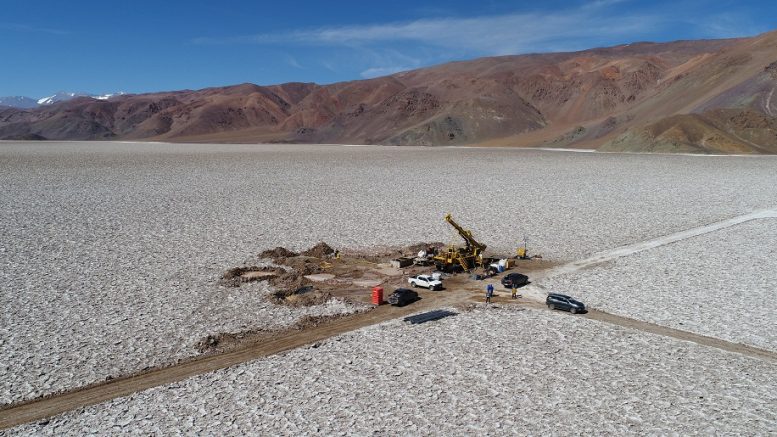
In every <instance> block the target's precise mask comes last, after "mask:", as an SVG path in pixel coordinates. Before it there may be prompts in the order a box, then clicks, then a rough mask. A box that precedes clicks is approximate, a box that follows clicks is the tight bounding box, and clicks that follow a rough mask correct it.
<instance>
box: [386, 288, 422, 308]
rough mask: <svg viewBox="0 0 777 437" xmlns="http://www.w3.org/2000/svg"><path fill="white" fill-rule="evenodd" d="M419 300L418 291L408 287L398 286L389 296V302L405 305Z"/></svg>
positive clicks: (400, 305)
mask: <svg viewBox="0 0 777 437" xmlns="http://www.w3.org/2000/svg"><path fill="white" fill-rule="evenodd" d="M417 300H418V293H416V292H415V291H413V290H410V289H407V288H397V289H396V290H394V292H393V293H391V296H389V297H388V302H389V303H390V304H391V305H396V306H398V307H403V306H405V305H407V304H409V303H413V302H415V301H417Z"/></svg>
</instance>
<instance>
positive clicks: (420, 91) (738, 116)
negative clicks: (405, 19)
mask: <svg viewBox="0 0 777 437" xmlns="http://www.w3.org/2000/svg"><path fill="white" fill-rule="evenodd" d="M775 88H777V33H776V32H772V33H767V34H763V35H760V36H757V37H754V38H747V39H732V40H711V41H708V40H704V41H678V42H672V43H661V44H657V43H635V44H628V45H622V46H616V47H610V48H600V49H592V50H587V51H582V52H575V53H549V54H535V55H521V56H504V57H492V58H481V59H477V60H473V61H465V62H454V63H449V64H444V65H439V66H435V67H430V68H423V69H419V70H414V71H409V72H403V73H398V74H395V75H391V76H386V77H381V78H376V79H370V80H361V81H353V82H342V83H336V84H332V85H326V86H322V85H316V84H312V83H287V84H282V85H273V86H258V85H253V84H243V85H237V86H230V87H222V88H209V89H203V90H197V91H188V90H187V91H177V92H166V93H154V94H141V95H123V96H116V97H113V98H111V99H109V100H97V99H93V98H88V97H83V98H76V99H73V100H71V101H67V102H62V103H56V104H53V105H50V106H46V107H43V108H38V109H30V110H25V109H15V108H4V109H0V139H51V140H58V139H69V140H97V139H122V140H124V139H146V140H162V141H181V142H183V141H194V142H306V143H307V142H309V143H358V144H365V143H366V144H391V145H458V144H481V145H493V146H544V147H585V148H600V149H601V150H608V151H648V152H654V151H662V152H695V153H698V152H702V153H775V152H777V129H776V128H775V125H776V124H777V121H775V115H777V96H774V98H773V94H774V90H775Z"/></svg>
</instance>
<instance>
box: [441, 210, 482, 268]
mask: <svg viewBox="0 0 777 437" xmlns="http://www.w3.org/2000/svg"><path fill="white" fill-rule="evenodd" d="M445 221H446V222H448V224H450V225H451V226H453V228H454V229H456V231H457V232H458V233H459V235H460V236H461V238H463V239H464V242H465V243H466V246H465V247H457V246H455V245H453V244H451V245H450V246H448V248H447V249H445V250H443V251H441V252H440V253H438V254H437V255H435V256H434V264H435V266H436V267H437V270H440V271H443V272H455V271H467V270H470V269H472V268H474V267H476V266H478V265H481V264H482V259H481V256H482V254H483V251H484V250H486V245H485V244H483V243H480V242H478V241H477V240H475V238H474V237H473V236H472V232H470V231H468V230H466V229H464V228H462V227H461V225H459V224H458V223H456V221H455V220H453V217H451V215H450V213H448V214H446V215H445Z"/></svg>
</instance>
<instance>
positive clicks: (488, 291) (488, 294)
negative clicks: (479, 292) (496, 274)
mask: <svg viewBox="0 0 777 437" xmlns="http://www.w3.org/2000/svg"><path fill="white" fill-rule="evenodd" d="M492 296H494V286H493V285H491V284H488V286H486V303H491V297H492Z"/></svg>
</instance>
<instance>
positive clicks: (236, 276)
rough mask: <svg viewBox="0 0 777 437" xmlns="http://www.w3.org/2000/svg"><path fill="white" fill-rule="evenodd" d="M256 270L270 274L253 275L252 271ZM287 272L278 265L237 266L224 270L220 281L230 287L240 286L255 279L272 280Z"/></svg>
mask: <svg viewBox="0 0 777 437" xmlns="http://www.w3.org/2000/svg"><path fill="white" fill-rule="evenodd" d="M254 272H265V273H268V274H267V275H251V273H254ZM285 273H286V271H285V270H284V269H282V268H278V267H266V266H265V267H259V266H249V267H235V268H231V269H229V270H227V271H226V272H224V274H223V275H221V279H220V280H219V283H220V284H222V285H226V286H229V287H239V286H240V284H241V283H244V282H254V281H263V280H271V281H272V280H273V279H274V278H277V277H279V276H281V275H283V274H285Z"/></svg>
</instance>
